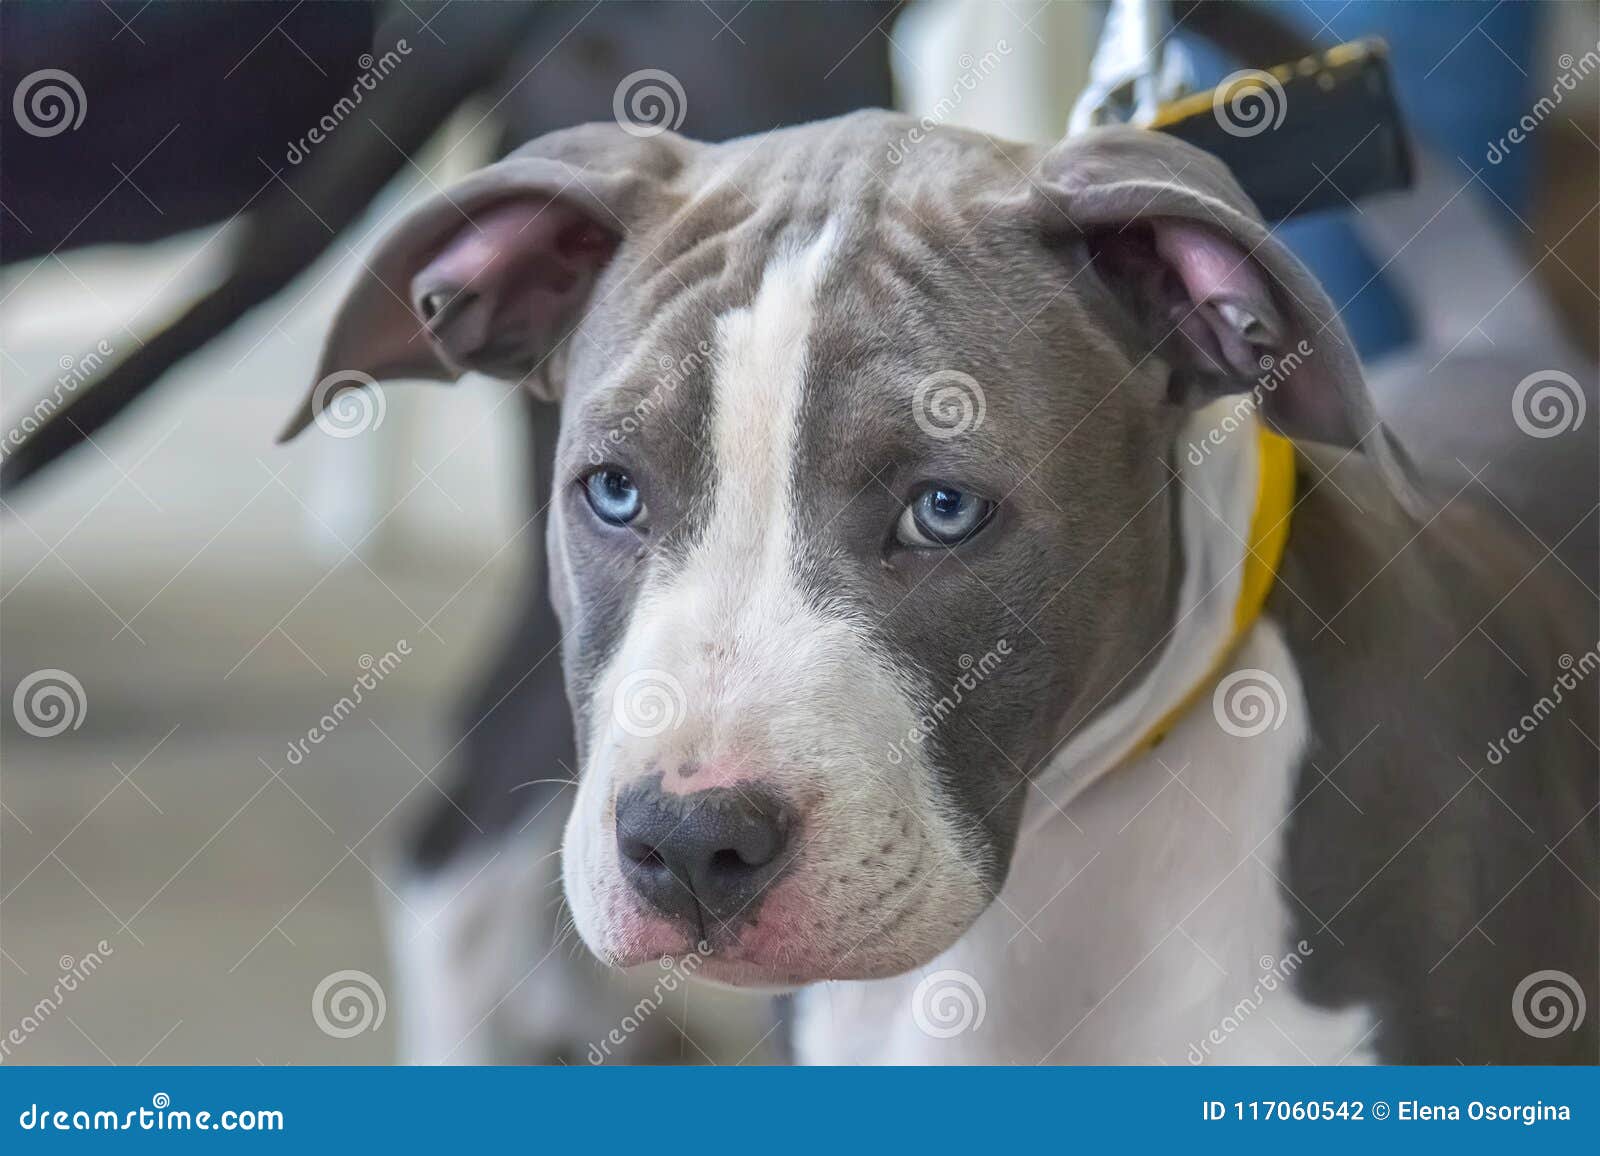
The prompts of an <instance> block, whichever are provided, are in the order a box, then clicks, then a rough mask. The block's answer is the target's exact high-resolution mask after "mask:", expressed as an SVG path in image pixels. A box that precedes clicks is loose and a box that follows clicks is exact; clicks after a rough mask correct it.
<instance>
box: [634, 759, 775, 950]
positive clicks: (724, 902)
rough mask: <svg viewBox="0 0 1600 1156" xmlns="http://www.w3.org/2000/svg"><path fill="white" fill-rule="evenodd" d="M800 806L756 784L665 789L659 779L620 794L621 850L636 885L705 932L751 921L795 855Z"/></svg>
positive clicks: (672, 913) (658, 907)
mask: <svg viewBox="0 0 1600 1156" xmlns="http://www.w3.org/2000/svg"><path fill="white" fill-rule="evenodd" d="M794 827H795V823H794V812H793V810H792V809H791V808H790V807H789V806H788V805H787V804H785V803H783V802H782V801H781V800H780V799H779V798H778V797H777V796H776V795H774V794H773V793H771V792H770V791H766V790H763V789H762V788H760V787H759V786H756V785H753V784H751V785H744V786H736V787H712V788H708V789H706V790H703V791H696V792H693V793H690V794H667V793H665V792H663V791H662V789H661V783H660V780H659V778H657V779H654V780H648V781H645V782H640V783H635V784H633V785H632V786H630V787H628V788H627V789H625V790H624V791H623V792H622V794H621V795H620V796H619V797H618V798H617V823H616V828H617V852H618V861H619V862H620V863H621V864H622V870H623V875H624V876H625V877H626V879H627V880H628V883H629V885H630V886H632V888H633V889H634V890H635V891H636V892H637V893H638V894H639V895H640V896H641V897H642V898H643V899H644V900H645V901H646V902H647V903H649V904H650V906H652V907H653V908H655V909H656V910H657V911H659V912H661V913H662V914H663V915H666V916H668V917H669V918H673V919H677V920H682V921H684V922H685V923H687V924H688V925H689V927H690V928H692V929H695V930H696V931H697V932H698V933H699V934H700V935H701V938H704V937H705V934H706V933H707V932H708V931H710V930H711V929H712V928H713V927H715V928H720V929H722V930H725V931H732V930H733V929H735V928H736V927H738V926H739V925H740V924H743V923H746V922H748V921H749V920H750V919H751V917H752V916H754V915H755V913H756V911H757V910H758V909H759V907H760V905H761V898H762V894H763V892H764V891H765V890H766V889H767V887H768V885H769V884H771V883H772V882H773V880H775V879H776V878H777V877H778V875H779V874H780V873H782V871H783V869H784V867H785V865H786V864H787V863H788V862H789V860H790V859H792V858H793V856H792V855H786V854H785V851H786V850H787V848H788V847H789V843H790V837H791V835H792V833H793V830H794Z"/></svg>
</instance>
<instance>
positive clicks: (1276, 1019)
mask: <svg viewBox="0 0 1600 1156" xmlns="http://www.w3.org/2000/svg"><path fill="white" fill-rule="evenodd" d="M1229 665H1230V670H1241V669H1246V668H1252V669H1254V670H1255V671H1258V672H1263V673H1265V674H1266V675H1269V676H1270V677H1271V679H1273V680H1276V682H1277V684H1278V685H1279V686H1281V687H1282V691H1283V696H1282V699H1281V705H1278V704H1274V705H1272V706H1271V707H1270V708H1269V709H1270V710H1271V711H1273V712H1274V721H1275V722H1276V724H1277V725H1276V726H1275V727H1274V726H1272V725H1270V724H1269V725H1268V726H1267V729H1265V730H1264V731H1263V732H1262V733H1260V734H1253V735H1236V734H1230V733H1228V732H1227V731H1225V730H1224V729H1223V727H1222V726H1221V725H1219V723H1218V721H1217V718H1216V717H1215V715H1214V713H1213V710H1212V708H1211V702H1210V696H1209V695H1208V696H1207V698H1206V699H1205V700H1203V701H1202V702H1200V703H1198V704H1197V705H1196V707H1195V709H1193V710H1192V711H1190V712H1189V713H1188V715H1187V716H1186V717H1185V718H1184V719H1183V720H1182V721H1181V722H1180V723H1179V724H1178V726H1177V727H1176V728H1174V730H1173V731H1172V732H1171V733H1170V734H1169V735H1168V736H1167V738H1166V739H1165V740H1164V741H1163V742H1162V743H1161V744H1160V745H1159V746H1158V747H1156V748H1155V749H1154V750H1152V751H1150V752H1148V753H1147V754H1145V755H1143V756H1142V757H1140V758H1138V759H1137V760H1136V761H1134V762H1131V763H1129V764H1127V765H1126V766H1123V767H1121V768H1119V769H1118V770H1116V771H1115V772H1113V773H1111V774H1109V775H1107V776H1106V777H1105V778H1103V779H1102V780H1100V781H1099V782H1098V783H1096V784H1094V785H1093V786H1091V787H1089V788H1088V789H1087V790H1085V791H1084V792H1083V793H1082V794H1080V795H1079V796H1078V797H1077V798H1075V799H1073V800H1072V801H1071V803H1070V804H1069V805H1068V806H1067V808H1066V809H1065V810H1064V811H1058V810H1057V809H1056V807H1055V805H1054V804H1053V803H1051V802H1050V801H1049V800H1048V799H1046V798H1044V797H1043V795H1042V793H1041V792H1037V791H1036V792H1034V796H1033V798H1032V800H1031V801H1030V804H1029V809H1028V814H1027V816H1026V817H1025V818H1024V822H1023V831H1024V834H1023V836H1022V840H1021V842H1020V844H1019V846H1018V848H1017V851H1016V855H1015V857H1014V860H1013V865H1012V869H1011V875H1010V878H1009V880H1008V881H1007V883H1006V885H1005V888H1004V890H1003V891H1002V893H1001V895H1000V896H999V897H998V899H997V900H996V902H994V903H993V904H991V905H990V907H989V909H988V910H987V911H986V912H985V913H984V915H983V916H982V917H981V918H980V919H979V921H978V922H977V924H975V925H974V926H973V928H972V929H971V930H970V931H969V932H968V933H967V934H966V935H965V936H963V937H962V939H961V940H960V942H958V943H957V944H956V945H955V946H954V947H952V948H951V949H950V950H949V951H947V952H945V953H944V954H943V955H942V956H940V957H939V958H938V959H936V960H934V961H933V962H932V963H930V964H928V965H927V966H926V967H924V968H922V969H921V970H920V971H917V972H913V973H910V974H907V975H905V976H900V977H897V978H895V979H890V980H882V981H876V982H872V983H839V984H828V985H823V986H820V987H818V988H813V989H810V990H809V991H807V992H806V993H805V994H804V995H803V996H802V998H801V1000H800V1005H801V1019H800V1022H799V1024H798V1026H797V1030H796V1042H797V1045H798V1048H799V1052H800V1058H801V1059H803V1060H804V1061H807V1062H813V1063H860V1062H888V1063H1016V1064H1036V1063H1094V1064H1108V1063H1109V1064H1124V1063H1126V1064H1140V1063H1173V1064H1181V1063H1185V1062H1188V1063H1201V1062H1207V1063H1225V1064H1230V1063H1231V1064H1240V1063H1301V1062H1307V1061H1310V1062H1316V1063H1339V1062H1346V1063H1348V1062H1359V1061H1362V1060H1365V1059H1367V1058H1368V1057H1367V1055H1366V1051H1365V1049H1366V1047H1367V1045H1368V1043H1369V1036H1370V1033H1371V1030H1372V1028H1373V1024H1372V1021H1371V1018H1370V1017H1369V1016H1368V1015H1367V1014H1366V1013H1365V1012H1364V1011H1362V1010H1359V1009H1353V1010H1349V1011H1343V1012H1337V1013H1330V1012H1326V1011H1322V1010H1319V1009H1317V1008H1314V1007H1312V1006H1311V1005H1309V1004H1307V1003H1305V1002H1304V1001H1303V1000H1301V999H1299V998H1298V996H1297V995H1296V994H1295V993H1294V991H1293V988H1292V985H1293V981H1294V973H1295V972H1296V971H1297V970H1298V969H1299V968H1300V967H1302V966H1305V964H1306V962H1307V960H1309V959H1310V957H1311V956H1312V955H1313V954H1314V953H1315V952H1317V951H1336V950H1338V947H1337V944H1336V943H1335V942H1334V941H1333V940H1332V939H1331V938H1330V937H1329V936H1327V935H1326V934H1323V935H1321V936H1317V937H1314V938H1313V939H1312V940H1310V941H1304V940H1300V939H1298V938H1297V936H1296V933H1295V932H1294V931H1293V928H1294V927H1295V926H1296V924H1295V921H1294V920H1293V919H1292V914H1293V913H1292V912H1291V910H1290V905H1292V904H1294V903H1295V900H1294V899H1293V898H1292V897H1290V896H1289V895H1288V894H1287V892H1286V891H1285V888H1284V885H1283V883H1282V882H1281V881H1280V877H1281V876H1282V874H1283V872H1282V871H1281V869H1280V860H1281V856H1282V847H1283V839H1284V835H1285V831H1284V827H1285V822H1284V820H1285V818H1286V816H1287V815H1288V813H1289V810H1290V808H1291V807H1292V806H1293V802H1292V795H1293V790H1294V776H1295V774H1296V773H1297V770H1298V767H1299V765H1300V754H1301V752H1302V750H1303V749H1304V746H1305V739H1306V710H1305V707H1304V703H1303V701H1302V697H1301V691H1300V682H1299V679H1298V677H1297V675H1296V672H1295V668H1294V662H1293V659H1292V656H1291V655H1290V653H1289V651H1288V648H1287V647H1286V646H1285V645H1284V642H1283V639H1282V637H1281V635H1280V634H1279V632H1278V630H1277V628H1276V627H1275V626H1273V625H1272V624H1271V623H1270V622H1266V621H1262V622H1260V623H1258V624H1257V626H1256V627H1255V628H1254V629H1253V630H1252V631H1251V634H1250V636H1249V637H1248V638H1247V639H1246V640H1245V643H1244V645H1243V646H1241V647H1240V648H1239V650H1238V651H1237V652H1236V653H1235V655H1234V658H1233V660H1232V661H1231V662H1230V664H1229ZM1224 677H1226V675H1224ZM1269 685H1270V684H1269ZM1234 729H1235V730H1240V729H1242V728H1240V727H1238V726H1235V727H1234ZM1250 729H1254V728H1253V727H1252V728H1250ZM980 1011H981V1020H980V1015H979V1013H980Z"/></svg>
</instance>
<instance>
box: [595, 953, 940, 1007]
mask: <svg viewBox="0 0 1600 1156" xmlns="http://www.w3.org/2000/svg"><path fill="white" fill-rule="evenodd" d="M601 958H602V959H603V960H605V961H606V962H608V963H610V964H612V965H613V966H615V967H618V968H622V969H623V970H628V971H635V972H638V973H640V974H648V973H649V972H650V971H651V970H658V971H667V970H672V969H678V970H681V971H683V972H684V973H685V974H686V975H688V976H689V977H690V978H692V979H694V980H697V981H699V982H701V983H706V984H710V985H711V986H713V987H721V988H732V989H737V990H740V991H745V992H761V993H766V994H772V995H781V994H784V993H785V992H792V991H797V990H799V989H800V988H803V987H808V986H810V985H811V984H814V983H834V982H839V981H843V980H868V979H887V978H888V977H890V976H895V975H901V974H903V973H905V972H907V971H911V970H914V969H915V968H917V967H920V966H923V965H924V964H926V963H927V962H928V960H912V959H910V958H908V957H901V958H899V959H897V960H891V959H884V960H881V961H874V960H868V959H862V960H855V961H851V963H850V964H848V965H841V964H840V963H838V962H829V961H821V960H818V961H810V962H808V961H805V960H800V959H795V958H792V957H789V956H785V957H783V958H764V957H762V956H759V955H754V954H751V953H748V952H746V951H744V950H743V949H741V948H739V947H738V946H736V945H735V946H731V947H727V948H720V949H719V948H716V947H712V948H711V949H710V950H709V951H702V950H699V949H698V948H696V947H694V946H691V945H690V944H689V943H688V941H687V940H683V941H681V942H680V944H679V946H678V947H677V949H676V950H675V951H674V950H666V951H662V952H660V953H659V954H655V953H650V952H646V953H644V954H639V953H635V952H614V951H613V952H606V953H604V954H601ZM930 958H931V957H930Z"/></svg>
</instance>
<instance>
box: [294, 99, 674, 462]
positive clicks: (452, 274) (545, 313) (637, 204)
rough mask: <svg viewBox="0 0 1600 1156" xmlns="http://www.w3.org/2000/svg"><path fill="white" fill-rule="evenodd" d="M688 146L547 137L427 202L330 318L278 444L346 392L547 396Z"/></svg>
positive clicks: (600, 127)
mask: <svg viewBox="0 0 1600 1156" xmlns="http://www.w3.org/2000/svg"><path fill="white" fill-rule="evenodd" d="M694 147H695V146H694V145H693V144H692V143H691V142H689V141H686V140H684V139H683V138H681V137H678V136H676V135H675V134H672V133H661V134H659V135H656V136H651V137H641V136H639V135H635V134H632V133H629V132H627V131H626V130H624V129H622V128H620V127H618V126H617V125H614V124H592V125H584V126H582V127H580V128H575V129H568V130H564V131H562V132H557V133H551V134H550V135H548V136H545V137H541V138H540V139H538V140H536V141H534V142H532V143H531V144H529V145H526V146H524V147H523V148H521V149H519V150H518V151H517V152H515V153H513V154H512V155H511V156H509V157H507V158H506V159H505V160H503V161H500V162H498V163H496V164H493V165H490V166H489V167H488V168H486V169H483V170H482V171H480V172H477V173H474V174H473V175H472V176H470V177H468V178H467V179H466V180H464V181H462V182H461V183H460V184H458V185H456V186H454V187H453V188H451V189H449V190H447V191H445V192H443V193H440V194H439V195H438V196H435V197H433V198H432V199H430V200H429V201H428V202H426V203H425V204H424V205H422V206H421V207H420V208H418V209H416V210H414V211H413V212H412V213H411V214H409V215H408V216H407V217H406V218H405V219H404V220H403V221H401V222H400V224H399V225H397V226H396V227H395V228H394V229H392V230H391V231H390V232H389V233H388V235H386V236H385V237H384V238H383V240H382V241H381V242H379V244H378V247H377V249H376V250H375V251H374V252H373V254H372V255H371V257H370V258H369V259H368V260H367V261H366V262H365V263H364V268H363V270H362V272H361V274H360V276H359V277H358V278H357V280H356V283H355V285H354V286H352V288H351V289H350V291H349V293H348V294H346V296H345V299H344V302H343V303H342V304H341V305H340V307H339V310H338V312H337V313H336V314H335V316H334V321H333V328H332V330H331V331H330V332H329V334H328V339H327V341H326V343H325V344H324V346H323V350H322V358H321V361H320V362H319V364H318V368H317V378H316V382H315V384H313V386H312V388H311V391H310V392H309V394H308V395H307V396H306V399H305V401H304V402H303V403H302V404H301V406H300V410H299V412H298V413H297V414H296V415H295V417H294V419H293V420H292V421H291V422H290V423H289V425H288V427H287V428H286V429H285V430H284V431H283V433H282V434H281V435H280V437H279V439H278V440H279V441H287V440H288V439H289V438H292V437H294V436H295V435H296V434H298V433H299V432H300V431H301V430H303V429H305V427H306V426H308V425H310V424H311V422H312V421H314V420H315V419H316V417H317V415H318V414H320V413H321V412H322V411H323V410H325V409H326V408H327V407H328V405H329V403H330V402H331V401H332V400H333V398H334V397H335V396H337V395H338V394H339V393H341V392H343V391H344V390H347V389H354V388H360V387H362V386H364V385H367V384H370V383H373V382H377V381H384V380H389V379H394V378H424V379H430V380H434V381H455V380H456V379H457V378H459V377H460V376H461V375H462V374H463V373H465V372H467V371H468V370H477V371H479V372H482V373H487V374H490V375H491V376H494V377H499V378H502V379H504V380H509V381H516V382H519V383H523V384H526V385H527V386H528V387H529V388H530V389H532V390H533V391H534V392H535V393H536V394H538V395H539V396H541V397H544V398H547V399H550V400H554V399H555V397H556V396H557V395H558V394H559V392H560V386H561V383H560V376H559V372H558V370H557V367H556V365H555V363H556V362H557V361H559V358H558V357H557V356H556V355H557V354H558V352H559V350H560V348H561V346H562V344H563V342H564V341H565V340H566V338H567V336H568V335H569V334H570V332H571V331H572V329H573V328H574V327H575V326H576V325H577V323H578V322H579V321H581V320H582V318H583V314H584V312H585V309H586V307H587V305H588V301H589V295H590V293H591V292H592V291H593V289H594V285H595V282H596V281H597V280H598V279H599V277H600V275H601V273H602V272H603V271H604V269H605V268H606V266H607V265H608V264H609V263H610V261H611V259H612V258H613V257H614V256H615V255H616V252H617V249H618V247H619V246H620V245H621V243H622V241H623V240H624V239H625V238H626V236H627V234H628V233H629V232H631V231H633V230H635V229H637V228H638V227H640V225H641V224H642V223H643V222H644V221H645V220H647V219H652V218H655V217H657V216H658V215H660V214H662V213H664V212H667V211H670V209H671V207H672V205H673V204H674V203H675V202H676V197H675V195H674V194H673V193H672V191H671V190H670V188H669V185H670V182H671V181H672V179H673V177H674V176H676V175H677V174H678V173H679V172H680V171H681V170H682V169H683V167H684V164H685V162H686V159H687V157H688V156H689V153H690V151H691V150H692V149H693V148H694Z"/></svg>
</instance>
